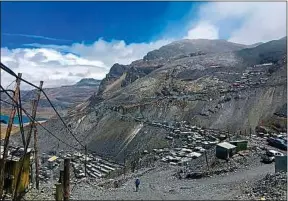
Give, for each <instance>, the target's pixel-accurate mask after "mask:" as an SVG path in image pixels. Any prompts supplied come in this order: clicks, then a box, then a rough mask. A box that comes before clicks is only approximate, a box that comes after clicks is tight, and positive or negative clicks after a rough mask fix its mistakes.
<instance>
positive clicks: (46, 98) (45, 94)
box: [42, 90, 85, 147]
mask: <svg viewBox="0 0 288 201" xmlns="http://www.w3.org/2000/svg"><path fill="white" fill-rule="evenodd" d="M42 93H43V94H44V96H45V97H46V99H47V100H48V102H49V103H50V105H51V107H52V108H53V110H54V111H55V113H56V114H57V116H58V117H59V119H60V120H61V121H62V123H63V124H64V126H65V127H66V129H67V130H68V131H69V133H70V134H71V135H72V136H73V138H74V139H75V140H76V141H77V142H78V143H79V144H80V145H81V146H82V147H85V146H84V145H83V144H82V143H81V142H80V141H79V140H78V139H77V137H76V136H75V135H74V134H73V133H72V131H71V130H70V129H69V128H68V126H67V124H66V123H65V122H64V120H63V119H62V117H61V116H60V114H59V113H58V111H57V110H56V108H55V107H54V105H53V104H52V102H51V101H50V99H49V98H48V96H47V94H46V93H45V92H44V90H42Z"/></svg>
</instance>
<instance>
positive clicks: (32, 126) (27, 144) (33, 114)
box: [13, 81, 43, 200]
mask: <svg viewBox="0 0 288 201" xmlns="http://www.w3.org/2000/svg"><path fill="white" fill-rule="evenodd" d="M42 86H43V81H40V86H39V90H38V91H37V96H36V99H35V100H33V104H32V115H31V116H32V121H31V122H30V130H29V132H28V136H27V141H26V146H25V147H24V155H25V154H26V153H27V150H28V146H29V144H30V140H31V136H32V131H33V128H35V121H34V120H35V119H36V112H37V106H38V102H39V100H40V96H41V90H42ZM23 166H24V160H22V161H21V166H20V170H19V173H18V177H17V180H16V187H15V189H14V192H13V195H14V196H13V197H14V198H13V200H16V199H18V193H17V190H18V186H19V183H20V178H21V174H22V171H23Z"/></svg>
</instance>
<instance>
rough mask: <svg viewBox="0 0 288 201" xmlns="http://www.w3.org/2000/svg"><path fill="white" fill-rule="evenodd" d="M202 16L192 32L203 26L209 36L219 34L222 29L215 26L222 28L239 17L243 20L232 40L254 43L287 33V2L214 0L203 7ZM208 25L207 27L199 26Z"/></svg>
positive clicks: (200, 12) (277, 37) (200, 13)
mask: <svg viewBox="0 0 288 201" xmlns="http://www.w3.org/2000/svg"><path fill="white" fill-rule="evenodd" d="M199 18H200V19H199V22H198V24H197V26H196V28H194V27H192V28H191V29H190V30H189V33H190V32H192V33H194V32H196V31H197V30H200V31H201V32H202V33H203V36H204V37H205V38H209V37H210V38H211V36H217V35H218V34H219V31H217V28H215V27H218V30H220V29H221V26H225V22H228V21H231V20H232V22H233V20H235V19H237V21H238V20H240V21H241V23H239V25H238V28H236V29H234V30H233V31H232V33H231V36H230V38H229V41H231V42H236V43H242V44H253V43H257V42H267V41H270V40H274V39H279V38H281V37H283V36H285V35H286V2H211V3H207V4H205V5H203V6H202V7H200V10H199ZM207 24H210V25H209V26H210V27H214V28H209V27H207ZM205 26H206V27H207V28H206V30H205V28H204V29H199V27H200V28H201V27H205ZM197 28H198V29H197ZM222 28H223V27H222ZM211 30H212V31H211ZM200 31H198V32H197V33H200ZM216 32H217V33H216ZM200 34H201V33H200ZM188 36H189V34H188Z"/></svg>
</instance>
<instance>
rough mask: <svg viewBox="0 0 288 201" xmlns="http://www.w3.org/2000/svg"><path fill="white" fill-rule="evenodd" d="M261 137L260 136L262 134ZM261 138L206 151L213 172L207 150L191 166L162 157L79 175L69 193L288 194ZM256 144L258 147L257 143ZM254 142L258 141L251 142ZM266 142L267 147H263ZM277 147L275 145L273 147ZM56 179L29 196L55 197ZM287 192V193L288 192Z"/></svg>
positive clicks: (119, 196)
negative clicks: (227, 155) (220, 151)
mask: <svg viewBox="0 0 288 201" xmlns="http://www.w3.org/2000/svg"><path fill="white" fill-rule="evenodd" d="M261 139H262V138H261ZM259 140H260V139H257V138H253V139H251V144H250V146H249V147H248V150H246V151H241V152H238V153H237V154H236V155H234V157H233V158H231V159H230V160H229V161H226V160H220V159H217V158H215V157H214V155H215V154H213V153H214V150H213V149H210V150H208V151H207V155H208V156H207V157H208V161H209V171H207V166H206V165H207V164H206V161H205V157H204V155H203V156H201V157H199V158H197V159H194V160H192V163H190V166H186V167H182V166H173V165H170V164H167V163H165V162H161V160H158V161H156V162H155V163H154V164H152V165H151V166H150V167H147V168H141V169H138V170H137V169H136V171H135V172H134V173H131V172H129V173H126V174H125V175H120V176H118V177H115V178H113V179H102V180H97V181H96V180H93V179H91V178H90V179H85V178H84V179H81V180H78V181H77V182H73V183H72V184H71V198H72V199H78V200H92V199H94V200H95V199H97V200H104V199H105V200H180V199H181V200H199V199H213V200H215V199H221V200H229V199H230V200H231V199H234V200H235V199H240V200H247V199H254V200H255V199H256V200H259V199H260V198H262V199H263V197H265V198H266V199H273V200H279V199H280V200H282V199H284V198H285V196H287V194H285V192H286V187H287V185H286V181H287V175H286V174H279V173H277V174H275V173H274V172H275V170H274V163H271V164H263V163H261V162H260V158H261V154H262V153H263V152H264V150H266V148H268V149H271V147H269V146H268V145H266V144H264V143H263V144H264V145H261V144H260V142H261V141H259ZM257 141H258V145H257V146H256V145H255V144H257ZM253 142H254V143H253ZM263 146H264V148H263ZM274 149H275V148H274ZM180 170H182V171H183V170H184V173H186V175H187V174H188V173H189V171H190V172H193V171H194V172H209V174H208V175H205V176H203V177H200V178H198V179H191V178H190V179H187V178H185V177H184V176H183V175H185V174H182V176H183V177H181V178H179V177H178V175H179V174H177V173H178V172H180ZM185 171H186V172H185ZM136 178H140V181H141V184H140V190H139V192H135V189H134V181H135V179H136ZM54 183H55V181H49V182H46V183H43V184H41V190H40V192H38V191H37V190H35V189H32V190H31V191H30V192H29V193H27V195H26V199H29V200H33V199H34V200H35V199H36V200H39V199H46V200H47V199H50V200H51V199H54V197H53V196H54V195H53V193H54V192H55V188H53V184H54ZM284 191H285V192H284Z"/></svg>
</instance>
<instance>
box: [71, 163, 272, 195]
mask: <svg viewBox="0 0 288 201" xmlns="http://www.w3.org/2000/svg"><path fill="white" fill-rule="evenodd" d="M174 172H175V169H168V170H161V169H155V170H153V171H151V172H149V173H147V174H144V175H143V176H140V177H139V178H140V180H141V184H140V189H139V192H135V191H134V179H135V178H133V179H130V180H128V182H126V183H125V184H124V185H123V186H121V187H120V188H117V189H105V190H104V189H97V188H96V187H93V186H87V185H82V186H81V185H77V186H76V188H75V189H74V190H73V192H72V196H73V199H81V200H84V199H86V200H91V199H94V200H95V199H97V200H99V199H100V200H115V199H117V200H180V199H181V200H191V199H192V200H196V199H198V200H199V199H213V200H217V199H222V200H223V199H235V197H236V196H237V195H240V194H241V190H240V187H241V185H246V184H249V185H251V183H253V182H255V181H256V180H258V179H261V178H262V177H264V176H265V175H266V174H267V173H271V172H272V173H273V172H274V164H268V165H267V164H266V165H264V164H263V165H260V166H258V167H254V168H250V169H246V170H241V171H239V172H232V173H229V174H227V175H217V176H214V177H211V178H203V179H198V180H178V179H176V178H175V177H173V176H172V175H173V173H174Z"/></svg>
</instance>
